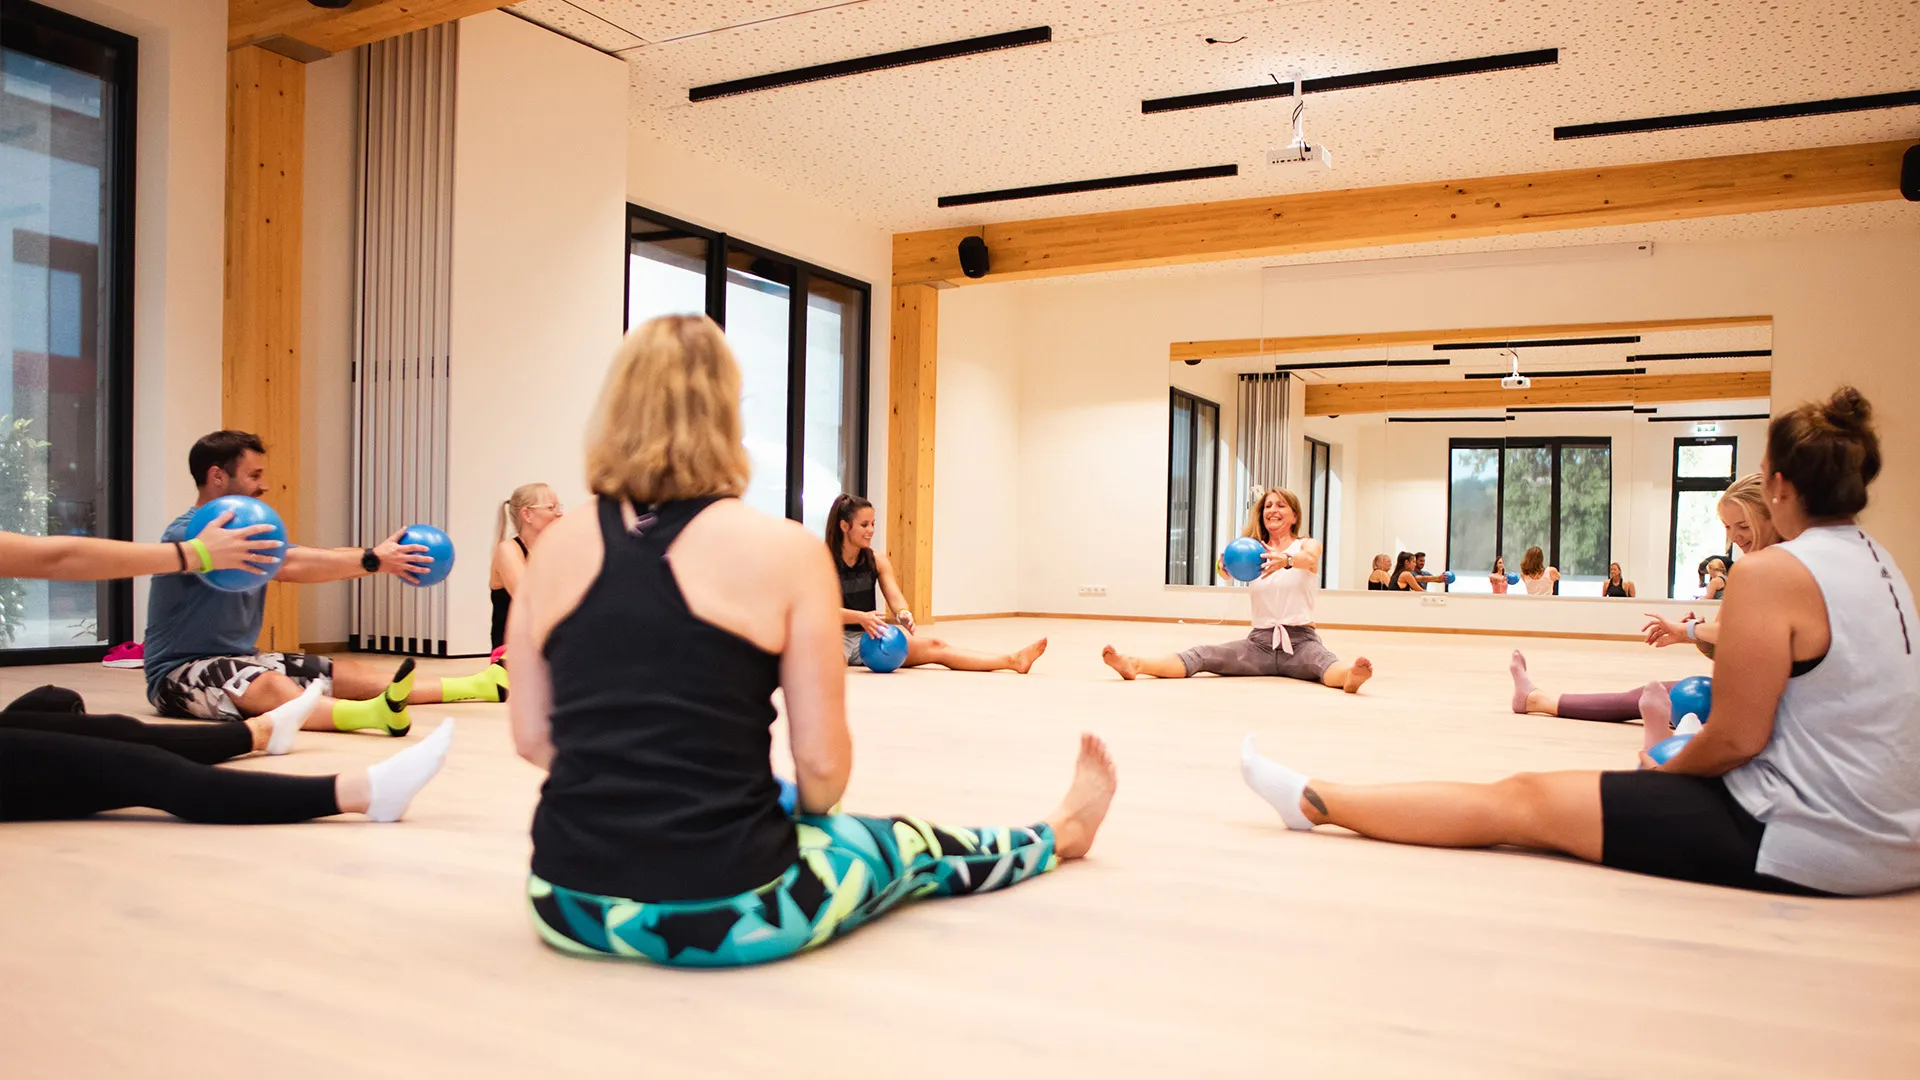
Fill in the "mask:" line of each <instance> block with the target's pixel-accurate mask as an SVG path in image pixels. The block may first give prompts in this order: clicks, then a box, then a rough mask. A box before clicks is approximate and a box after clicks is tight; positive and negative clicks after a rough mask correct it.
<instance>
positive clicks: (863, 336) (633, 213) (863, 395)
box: [620, 202, 873, 521]
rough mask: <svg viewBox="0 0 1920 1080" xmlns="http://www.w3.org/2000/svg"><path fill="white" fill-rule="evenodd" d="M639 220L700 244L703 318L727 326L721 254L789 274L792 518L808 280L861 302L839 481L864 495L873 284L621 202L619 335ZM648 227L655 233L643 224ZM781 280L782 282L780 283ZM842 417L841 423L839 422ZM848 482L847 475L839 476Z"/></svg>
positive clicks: (799, 507)
mask: <svg viewBox="0 0 1920 1080" xmlns="http://www.w3.org/2000/svg"><path fill="white" fill-rule="evenodd" d="M641 221H645V222H647V223H649V224H652V225H665V226H667V227H668V228H670V229H673V230H675V231H677V232H682V233H685V234H686V235H687V236H689V237H696V238H699V239H701V240H704V241H706V244H707V264H706V285H707V294H706V305H707V310H706V315H707V317H708V318H710V319H712V320H713V321H714V322H716V323H718V324H719V325H720V328H721V329H723V330H724V329H726V326H727V254H728V252H731V251H738V252H741V253H743V254H745V255H747V256H749V257H751V258H753V259H755V260H761V261H765V262H769V263H773V264H775V265H776V266H779V267H781V268H782V269H784V270H785V271H786V272H787V273H790V274H791V275H792V286H791V287H792V298H793V302H792V303H791V304H790V305H789V308H788V312H789V314H788V320H787V475H786V485H785V487H786V495H787V498H786V510H787V517H788V518H789V519H791V520H793V521H800V520H803V519H804V517H805V515H806V492H805V490H804V485H805V482H806V415H807V308H808V298H809V297H810V296H811V295H812V292H811V290H810V289H809V287H808V286H809V284H810V282H811V281H812V280H813V279H815V278H818V279H820V280H822V281H830V282H833V283H834V284H836V285H840V286H842V287H844V288H849V289H852V290H854V291H856V292H858V293H859V294H860V296H861V304H860V335H859V337H860V341H859V356H858V357H857V359H856V361H855V365H854V367H855V378H856V380H857V382H858V386H857V387H856V390H855V394H854V397H855V400H856V402H857V405H856V408H855V412H856V414H857V416H856V417H854V418H853V419H854V420H855V422H856V423H857V425H858V426H857V429H856V431H855V433H854V438H853V452H852V457H853V468H852V470H851V471H852V477H851V478H850V482H848V483H846V484H845V487H846V490H847V492H848V493H849V494H853V495H858V496H861V497H862V498H865V497H866V496H867V472H868V470H867V456H868V454H869V452H870V443H869V439H870V429H871V427H872V425H871V423H870V422H869V416H868V413H869V412H870V411H871V410H872V405H873V381H872V379H873V286H872V285H871V284H869V283H867V282H864V281H861V280H860V279H858V278H854V277H849V276H847V275H845V274H841V273H837V272H835V271H833V270H829V269H827V268H826V267H824V266H819V265H816V264H814V263H810V262H808V261H806V260H805V259H800V258H796V257H794V256H792V255H786V254H782V253H781V252H778V251H774V250H773V249H771V248H766V247H761V246H760V245H758V244H754V243H751V242H749V241H746V240H742V239H740V238H739V237H737V236H734V235H732V234H731V233H725V232H720V231H718V230H715V229H709V228H706V227H704V226H700V225H695V224H694V223H692V222H690V221H685V220H682V219H680V218H677V217H674V216H672V215H671V214H663V213H661V212H659V211H658V210H651V209H648V208H647V207H645V206H641V205H640V204H638V203H631V202H630V203H628V204H627V226H626V241H625V248H626V252H625V257H624V259H623V261H622V263H621V266H622V280H623V283H624V284H623V287H622V289H621V297H620V327H621V332H622V333H625V332H626V329H627V326H628V323H629V319H630V316H631V314H632V312H631V308H632V301H633V263H632V261H631V259H632V255H633V244H634V241H635V240H636V239H640V237H639V236H638V234H637V230H636V226H637V224H638V223H639V222H641ZM648 231H649V232H653V231H654V230H651V229H649V230H648ZM782 284H785V282H784V281H783V282H782ZM843 422H844V421H843ZM843 479H847V478H843Z"/></svg>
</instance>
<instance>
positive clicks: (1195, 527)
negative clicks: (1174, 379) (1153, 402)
mask: <svg viewBox="0 0 1920 1080" xmlns="http://www.w3.org/2000/svg"><path fill="white" fill-rule="evenodd" d="M1182 398H1185V399H1186V401H1187V408H1188V409H1189V412H1188V415H1189V416H1192V417H1194V422H1192V423H1189V424H1188V425H1187V460H1188V461H1189V462H1192V461H1197V460H1199V453H1200V424H1199V422H1198V421H1199V415H1200V409H1202V408H1208V409H1212V410H1213V437H1214V442H1215V443H1216V446H1215V447H1214V453H1213V476H1212V477H1210V478H1209V479H1208V481H1207V482H1208V484H1209V485H1210V487H1209V488H1208V490H1209V491H1212V492H1213V493H1214V494H1213V499H1212V500H1211V502H1212V505H1213V513H1211V514H1208V515H1207V520H1206V521H1205V522H1204V523H1203V522H1199V521H1196V520H1194V515H1193V508H1194V506H1195V504H1196V503H1197V502H1198V501H1199V500H1197V499H1193V498H1189V499H1188V500H1187V520H1186V527H1187V538H1188V539H1187V544H1188V558H1187V560H1186V561H1185V562H1183V563H1182V564H1181V573H1182V574H1184V575H1185V576H1187V577H1189V578H1191V577H1192V576H1193V559H1192V549H1193V544H1194V541H1195V539H1196V538H1197V537H1198V536H1200V534H1201V529H1202V527H1203V526H1204V528H1205V531H1206V537H1207V546H1206V551H1207V553H1208V554H1210V555H1211V554H1214V553H1216V552H1218V551H1219V550H1220V505H1219V503H1220V450H1219V447H1218V445H1217V444H1218V442H1219V439H1220V403H1219V402H1217V401H1213V400H1210V399H1208V398H1203V397H1201V396H1200V395H1199V394H1196V393H1194V392H1193V391H1191V390H1182V389H1180V388H1179V387H1177V386H1173V387H1168V388H1167V545H1166V552H1165V558H1164V559H1163V560H1162V561H1163V563H1164V564H1165V567H1166V570H1167V574H1166V576H1167V577H1169V578H1171V577H1172V576H1173V525H1174V510H1173V461H1174V457H1173V448H1174V440H1175V439H1177V438H1178V437H1179V434H1180V433H1179V432H1178V431H1177V430H1175V428H1174V423H1173V417H1174V411H1175V410H1176V409H1178V408H1179V406H1180V401H1181V399H1182ZM1192 488H1193V490H1194V491H1198V490H1200V484H1199V478H1198V477H1196V478H1194V482H1193V485H1192ZM1166 584H1168V585H1210V584H1212V580H1211V579H1210V578H1209V579H1208V580H1205V581H1168V582H1166Z"/></svg>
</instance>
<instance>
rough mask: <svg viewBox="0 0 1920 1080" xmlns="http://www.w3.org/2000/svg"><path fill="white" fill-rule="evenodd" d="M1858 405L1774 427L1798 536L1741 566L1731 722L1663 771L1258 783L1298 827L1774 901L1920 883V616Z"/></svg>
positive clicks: (1729, 665) (1722, 721)
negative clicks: (1887, 533)
mask: <svg viewBox="0 0 1920 1080" xmlns="http://www.w3.org/2000/svg"><path fill="white" fill-rule="evenodd" d="M1871 419H1872V410H1871V409H1870V408H1869V407H1868V405H1867V402H1866V399H1864V398H1862V397H1861V396H1860V392H1859V391H1857V390H1855V389H1853V388H1852V387H1843V388H1842V389H1841V390H1840V391H1838V392H1837V393H1835V394H1834V395H1833V396H1832V397H1831V398H1828V399H1827V400H1826V401H1823V402H1810V403H1808V404H1805V405H1802V406H1800V407H1799V408H1797V409H1794V410H1793V411H1791V412H1788V413H1785V414H1782V415H1780V416H1777V417H1775V418H1774V419H1773V422H1772V423H1771V424H1770V425H1768V428H1767V449H1766V456H1765V458H1764V459H1763V460H1762V462H1761V467H1760V471H1761V475H1762V477H1763V480H1762V486H1763V490H1764V493H1765V495H1766V499H1767V505H1768V509H1769V511H1770V514H1771V518H1772V522H1773V528H1774V529H1775V530H1776V531H1777V532H1778V533H1779V535H1780V536H1781V537H1782V538H1783V539H1782V540H1781V541H1780V542H1779V543H1777V544H1774V545H1772V546H1770V547H1768V548H1766V549H1765V550H1764V551H1755V552H1753V553H1752V554H1750V555H1748V556H1747V557H1746V558H1744V559H1741V560H1740V561H1739V562H1736V563H1735V564H1734V565H1733V569H1732V572H1731V573H1729V574H1728V576H1727V589H1726V598H1725V600H1723V601H1722V603H1721V607H1720V618H1719V627H1720V629H1719V634H1718V641H1717V642H1716V643H1715V646H1714V674H1715V675H1716V676H1725V677H1724V678H1719V677H1716V678H1715V679H1714V687H1713V715H1712V717H1711V718H1710V720H1709V721H1708V723H1707V726H1706V727H1704V728H1702V729H1701V730H1700V732H1699V734H1697V735H1695V736H1693V738H1692V739H1690V740H1689V741H1688V742H1687V744H1686V745H1685V747H1684V748H1682V749H1681V750H1680V751H1679V752H1678V753H1676V754H1674V755H1673V756H1672V757H1670V758H1668V759H1667V761H1666V763H1665V764H1660V765H1656V764H1655V763H1654V762H1653V760H1652V759H1651V758H1648V757H1646V756H1645V755H1644V754H1643V755H1642V761H1641V765H1642V768H1641V770H1640V771H1638V772H1557V773H1523V774H1521V775H1518V776H1512V777H1508V778H1507V779H1505V780H1502V781H1499V782H1498V783H1493V784H1461V783H1436V784H1392V785H1347V784H1332V783H1327V782H1325V781H1322V780H1320V779H1319V778H1317V777H1316V778H1311V779H1310V778H1309V777H1308V776H1307V775H1305V774H1304V773H1300V772H1295V771H1294V770H1292V769H1288V768H1286V767H1284V766H1282V765H1280V764H1278V763H1276V762H1273V761H1271V760H1268V759H1267V758H1264V757H1262V756H1260V754H1259V752H1258V750H1257V749H1256V748H1255V747H1254V745H1253V737H1252V736H1248V737H1247V740H1246V742H1245V744H1244V745H1243V747H1242V751H1241V772H1242V775H1243V776H1244V777H1245V778H1246V781H1247V783H1248V785H1249V786H1250V787H1252V788H1253V789H1254V791H1255V792H1256V793H1258V794H1259V795H1260V796H1261V797H1262V798H1264V799H1266V800H1267V802H1268V803H1270V804H1271V805H1272V806H1273V807H1274V809H1275V810H1277V811H1278V812H1279V814H1280V817H1281V818H1282V820H1284V821H1285V822H1286V823H1287V825H1288V826H1289V827H1291V828H1295V829H1311V828H1313V827H1314V826H1316V825H1329V824H1331V825H1341V826H1344V827H1346V828H1348V829H1352V830H1353V831H1355V832H1358V833H1360V834H1362V835H1364V836H1369V837H1374V838H1376V839H1381V840H1392V841H1397V842H1399V843H1405V844H1426V845H1429V846H1433V847H1499V846H1511V847H1522V848H1533V849H1536V850H1545V851H1558V852H1564V853H1565V854H1568V855H1573V856H1575V857H1577V858H1581V859H1587V860H1589V861H1592V862H1598V863H1603V864H1605V865H1607V866H1611V867H1614V868H1616V869H1621V870H1631V871H1635V872H1637V873H1642V874H1654V875H1658V876H1661V877H1672V878H1682V879H1685V880H1690V881H1704V882H1708V883H1710V884H1715V885H1727V886H1733V887H1736V888H1744V889H1759V890H1765V891H1770V892H1797V893H1808V892H1812V893H1829V894H1840V895H1847V896H1864V895H1871V894H1875V893H1888V892H1896V891H1899V890H1902V889H1911V888H1914V887H1916V886H1920V656H1916V654H1915V652H1914V644H1915V642H1914V637H1915V634H1916V632H1920V612H1916V611H1915V610H1914V600H1913V590H1912V589H1910V588H1909V587H1908V586H1907V580H1906V578H1905V577H1904V576H1902V575H1901V573H1900V569H1899V567H1897V566H1895V565H1894V564H1893V559H1892V557H1891V556H1889V555H1888V553H1887V551H1886V549H1884V548H1882V547H1881V546H1880V545H1879V543H1877V542H1876V541H1875V540H1874V539H1873V538H1872V537H1871V536H1869V535H1867V533H1866V530H1864V529H1862V528H1861V527H1860V525H1859V523H1858V522H1857V521H1856V520H1855V515H1857V514H1859V513H1860V511H1861V510H1864V509H1865V508H1866V505H1867V487H1868V485H1870V484H1872V483H1873V481H1874V478H1875V477H1877V476H1879V475H1880V440H1879V438H1878V437H1877V436H1876V435H1875V434H1874V430H1873V425H1872V423H1871Z"/></svg>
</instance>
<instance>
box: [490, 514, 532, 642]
mask: <svg viewBox="0 0 1920 1080" xmlns="http://www.w3.org/2000/svg"><path fill="white" fill-rule="evenodd" d="M513 542H514V543H516V544H519V545H520V557H521V558H523V559H524V558H526V557H527V545H526V542H525V541H524V540H521V539H520V538H519V537H517V536H516V537H514V538H513ZM491 595H492V596H493V647H494V648H496V649H497V648H499V647H500V646H502V645H505V644H506V643H507V611H508V610H509V609H510V608H512V607H513V594H512V593H510V592H508V591H507V590H505V589H495V590H493V592H492V594H491Z"/></svg>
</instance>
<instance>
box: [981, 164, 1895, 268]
mask: <svg viewBox="0 0 1920 1080" xmlns="http://www.w3.org/2000/svg"><path fill="white" fill-rule="evenodd" d="M1909 156H1911V155H1909ZM987 266H988V261H987V242H986V241H985V240H982V239H981V238H979V237H977V236H969V237H967V238H966V239H964V240H962V241H960V272H961V273H963V274H965V275H967V276H968V277H972V278H979V277H986V276H987Z"/></svg>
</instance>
